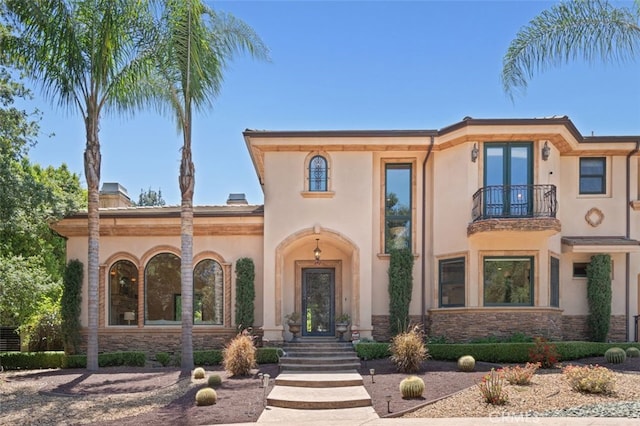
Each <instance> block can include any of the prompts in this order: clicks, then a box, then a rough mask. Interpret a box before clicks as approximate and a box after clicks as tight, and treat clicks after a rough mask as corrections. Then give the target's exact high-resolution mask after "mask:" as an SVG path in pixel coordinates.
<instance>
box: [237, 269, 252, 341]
mask: <svg viewBox="0 0 640 426" xmlns="http://www.w3.org/2000/svg"><path fill="white" fill-rule="evenodd" d="M255 276H256V274H255V266H254V264H253V260H251V259H250V258H248V257H243V258H241V259H238V261H237V262H236V325H237V326H238V327H239V328H240V329H242V330H244V329H246V328H249V327H251V326H253V321H254V313H253V311H254V308H253V303H254V301H255V298H256V289H255V285H254V280H255Z"/></svg>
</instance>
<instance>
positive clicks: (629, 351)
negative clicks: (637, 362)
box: [626, 346, 640, 358]
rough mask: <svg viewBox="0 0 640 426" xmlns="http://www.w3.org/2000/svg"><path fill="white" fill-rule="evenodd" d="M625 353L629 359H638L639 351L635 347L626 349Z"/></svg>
mask: <svg viewBox="0 0 640 426" xmlns="http://www.w3.org/2000/svg"><path fill="white" fill-rule="evenodd" d="M626 353H627V356H628V357H629V358H638V357H640V349H638V348H636V347H633V346H631V347H629V348H627V351H626Z"/></svg>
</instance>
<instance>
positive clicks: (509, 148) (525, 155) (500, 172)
mask: <svg viewBox="0 0 640 426" xmlns="http://www.w3.org/2000/svg"><path fill="white" fill-rule="evenodd" d="M484 146H485V158H486V160H485V167H484V186H485V200H484V205H485V211H484V215H485V217H531V215H532V211H533V210H532V209H533V197H532V195H533V194H532V186H531V184H532V183H533V178H532V177H533V157H532V156H531V152H532V144H531V143H530V142H505V143H493V142H492V143H486V144H485V145H484Z"/></svg>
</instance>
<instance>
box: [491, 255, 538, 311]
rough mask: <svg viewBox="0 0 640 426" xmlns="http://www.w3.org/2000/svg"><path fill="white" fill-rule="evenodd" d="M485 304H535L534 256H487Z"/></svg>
mask: <svg viewBox="0 0 640 426" xmlns="http://www.w3.org/2000/svg"><path fill="white" fill-rule="evenodd" d="M484 304H485V306H491V305H522V306H532V305H533V257H485V258H484Z"/></svg>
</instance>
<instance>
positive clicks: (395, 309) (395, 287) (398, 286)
mask: <svg viewBox="0 0 640 426" xmlns="http://www.w3.org/2000/svg"><path fill="white" fill-rule="evenodd" d="M389 254H390V260H389V327H390V331H391V335H392V336H395V335H396V334H399V333H402V332H404V331H406V330H407V328H408V326H409V304H410V303H411V292H412V291H413V254H412V253H411V250H410V249H408V248H401V249H392V250H391V251H390V253H389Z"/></svg>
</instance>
